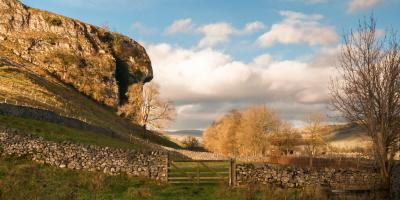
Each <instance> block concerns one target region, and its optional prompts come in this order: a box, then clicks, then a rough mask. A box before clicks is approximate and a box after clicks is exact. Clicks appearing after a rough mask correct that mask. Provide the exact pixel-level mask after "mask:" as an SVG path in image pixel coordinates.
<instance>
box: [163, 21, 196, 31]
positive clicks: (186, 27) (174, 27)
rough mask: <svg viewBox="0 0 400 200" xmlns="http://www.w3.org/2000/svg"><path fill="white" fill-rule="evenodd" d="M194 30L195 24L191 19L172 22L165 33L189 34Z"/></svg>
mask: <svg viewBox="0 0 400 200" xmlns="http://www.w3.org/2000/svg"><path fill="white" fill-rule="evenodd" d="M193 28H194V24H193V22H192V19H191V18H185V19H178V20H175V21H174V22H172V24H171V25H170V26H169V27H167V28H166V30H165V32H166V33H167V34H175V33H188V32H191V31H192V30H193Z"/></svg>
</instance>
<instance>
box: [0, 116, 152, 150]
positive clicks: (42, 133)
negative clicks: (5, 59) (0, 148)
mask: <svg viewBox="0 0 400 200" xmlns="http://www.w3.org/2000/svg"><path fill="white" fill-rule="evenodd" d="M0 129H16V130H19V131H21V133H25V134H31V135H33V136H37V137H42V138H43V139H45V140H49V141H55V142H63V141H71V142H75V143H81V144H88V145H97V146H102V147H113V148H121V149H147V148H148V147H147V146H146V145H144V144H140V143H130V142H127V141H125V140H121V139H118V138H111V137H108V136H105V135H102V134H98V133H93V132H89V131H82V130H78V129H74V128H70V127H66V126H62V125H59V124H53V123H48V122H43V121H37V120H32V119H24V118H19V117H12V116H5V115H1V114H0Z"/></svg>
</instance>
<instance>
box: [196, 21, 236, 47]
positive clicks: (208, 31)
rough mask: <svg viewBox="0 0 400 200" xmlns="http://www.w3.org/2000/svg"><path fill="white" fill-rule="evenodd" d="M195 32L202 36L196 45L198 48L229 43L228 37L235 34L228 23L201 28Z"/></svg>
mask: <svg viewBox="0 0 400 200" xmlns="http://www.w3.org/2000/svg"><path fill="white" fill-rule="evenodd" d="M197 31H198V32H200V33H202V34H204V37H203V38H202V39H201V40H200V42H199V44H198V45H199V47H211V46H215V45H217V44H219V43H224V42H227V41H229V38H230V36H231V35H232V34H233V33H234V32H235V28H234V27H232V25H231V24H229V23H225V22H220V23H214V24H207V25H204V26H201V27H199V28H198V29H197Z"/></svg>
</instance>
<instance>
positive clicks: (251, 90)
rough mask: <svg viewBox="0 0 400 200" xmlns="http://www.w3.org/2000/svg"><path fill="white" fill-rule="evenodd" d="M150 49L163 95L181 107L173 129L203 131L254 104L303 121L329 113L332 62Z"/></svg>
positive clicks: (161, 46) (162, 47)
mask: <svg viewBox="0 0 400 200" xmlns="http://www.w3.org/2000/svg"><path fill="white" fill-rule="evenodd" d="M146 49H147V52H148V54H149V55H150V58H151V60H152V64H153V69H154V74H155V77H154V81H155V82H158V83H159V84H160V85H161V95H162V96H163V97H165V98H169V99H172V100H173V101H175V102H176V103H177V105H178V110H179V112H180V115H178V119H177V122H176V123H175V124H174V127H172V128H178V129H179V128H204V127H205V126H207V125H209V123H211V121H212V120H214V119H215V116H217V115H219V114H222V113H224V112H226V111H228V110H230V109H233V108H243V107H245V106H247V105H248V104H254V103H266V104H267V105H269V106H272V107H273V108H275V109H277V110H278V111H280V112H281V115H282V117H283V118H285V119H287V120H292V121H293V120H301V117H302V116H303V115H304V113H305V112H311V111H321V110H323V109H325V106H326V102H327V100H328V84H329V80H330V76H331V75H332V74H333V67H332V66H331V65H330V64H329V63H327V65H326V66H319V67H315V66H313V63H314V62H311V61H310V62H305V61H299V60H273V59H272V57H271V56H270V55H268V54H264V55H260V56H258V57H256V58H254V59H253V61H251V62H249V63H244V62H241V61H238V60H236V59H234V58H233V57H231V56H230V55H227V54H225V53H222V52H220V51H217V50H215V49H211V48H205V49H184V48H180V47H173V46H171V45H169V44H153V45H147V46H146ZM326 52H327V53H329V52H330V51H328V50H327V51H326ZM318 56H326V55H325V54H323V55H322V54H321V55H318ZM313 60H314V59H313ZM289 105H296V106H295V107H293V108H292V109H288V108H287V107H288V106H289Z"/></svg>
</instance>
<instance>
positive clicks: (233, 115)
mask: <svg viewBox="0 0 400 200" xmlns="http://www.w3.org/2000/svg"><path fill="white" fill-rule="evenodd" d="M306 143H307V142H306V141H305V140H303V138H302V136H301V134H300V133H298V131H297V130H295V129H294V128H292V127H291V126H290V125H289V124H288V123H286V122H284V121H282V120H281V119H280V118H279V115H278V114H277V113H276V112H274V111H272V110H270V109H268V108H267V107H266V106H264V105H256V106H251V107H249V108H247V109H246V110H244V111H238V110H232V111H230V112H229V113H227V114H225V115H224V116H222V117H220V118H219V119H218V120H216V121H215V122H213V124H212V125H211V126H210V127H209V128H207V129H206V130H205V132H204V133H203V145H204V147H205V148H206V149H208V150H209V151H212V152H216V153H219V154H223V155H226V156H232V157H235V156H263V155H267V154H270V153H272V152H275V153H277V152H279V153H281V154H289V153H290V152H291V151H293V149H294V148H296V147H297V146H300V145H304V144H306Z"/></svg>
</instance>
